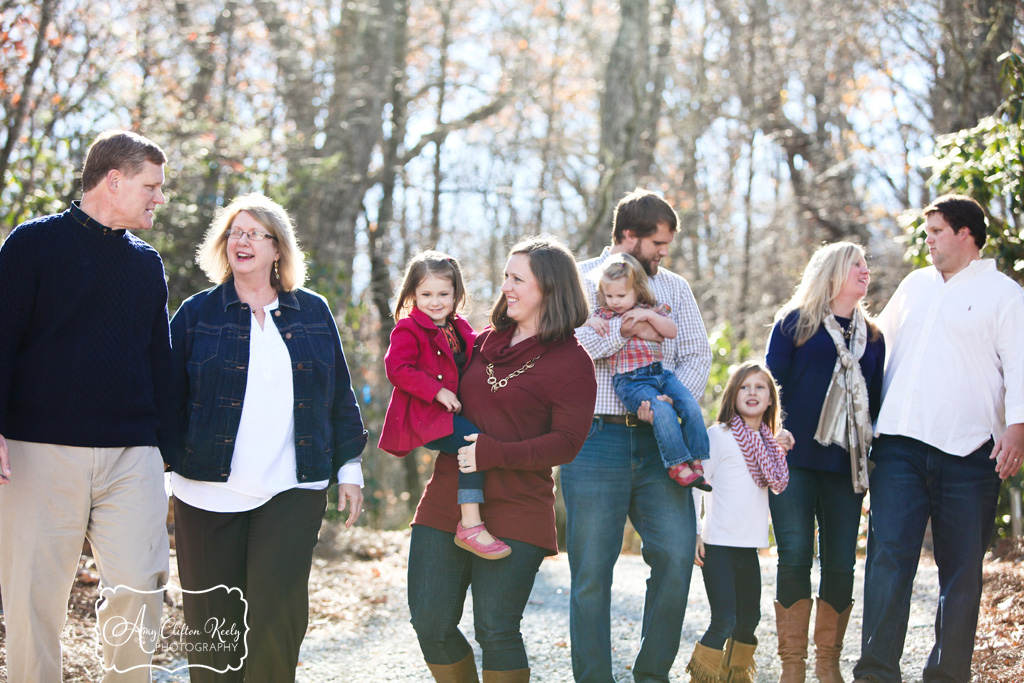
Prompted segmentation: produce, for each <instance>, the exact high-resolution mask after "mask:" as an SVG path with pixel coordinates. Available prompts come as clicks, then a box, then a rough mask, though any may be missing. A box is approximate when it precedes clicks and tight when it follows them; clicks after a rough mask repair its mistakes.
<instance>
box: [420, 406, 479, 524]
mask: <svg viewBox="0 0 1024 683" xmlns="http://www.w3.org/2000/svg"><path fill="white" fill-rule="evenodd" d="M479 433H480V430H479V429H477V428H476V425H474V424H473V423H472V422H470V421H469V420H467V419H466V418H464V417H462V416H461V415H454V416H453V419H452V433H451V434H449V435H448V436H442V437H441V438H440V439H434V440H433V441H431V442H430V443H427V444H425V446H426V447H427V448H430V449H432V450H435V451H441V452H442V453H458V452H459V449H460V448H462V447H463V446H465V445H467V444H469V443H470V442H469V441H466V438H465V437H466V436H468V435H470V434H479ZM482 502H484V473H483V472H459V505H462V504H463V503H482Z"/></svg>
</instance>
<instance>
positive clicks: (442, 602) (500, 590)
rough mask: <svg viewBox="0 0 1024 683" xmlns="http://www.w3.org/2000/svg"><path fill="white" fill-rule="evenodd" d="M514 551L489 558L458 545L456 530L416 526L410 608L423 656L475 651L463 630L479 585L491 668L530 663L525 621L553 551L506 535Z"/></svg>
mask: <svg viewBox="0 0 1024 683" xmlns="http://www.w3.org/2000/svg"><path fill="white" fill-rule="evenodd" d="M502 540H503V541H505V542H506V543H508V544H509V545H510V546H511V547H512V554H511V555H509V556H508V557H505V558H503V559H500V560H485V559H482V558H480V557H477V556H476V555H473V554H472V553H470V552H468V551H466V550H463V549H461V548H459V547H458V546H457V545H455V535H454V534H451V533H448V532H445V531H439V530H438V529H433V528H431V527H427V526H422V525H420V524H417V525H414V526H413V528H412V541H411V542H410V545H409V612H410V613H411V615H412V627H413V629H414V630H415V631H416V637H417V638H418V639H419V642H420V650H422V651H423V658H424V659H425V660H426V661H427V662H428V663H430V664H454V663H456V662H460V661H462V660H463V659H464V658H465V657H466V655H468V654H470V653H471V652H472V648H471V647H470V646H469V643H468V642H467V641H466V637H465V636H464V635H462V631H460V630H459V621H460V620H461V619H462V609H463V606H464V605H465V602H466V590H467V589H468V588H469V587H470V586H472V587H473V624H474V628H475V629H476V639H477V642H479V643H480V649H481V650H483V665H484V669H487V670H488V671H515V670H517V669H525V668H527V667H528V666H529V662H528V660H527V658H526V647H525V646H524V645H523V635H522V633H521V632H520V631H519V625H520V623H521V622H522V620H523V610H524V609H526V603H527V600H529V598H530V591H531V590H533V582H534V579H536V578H537V570H538V569H540V563H541V560H543V559H544V556H545V555H546V554H547V551H546V550H544V549H543V548H540V547H538V546H535V545H531V544H529V543H523V542H521V541H514V540H512V539H509V538H503V539H502Z"/></svg>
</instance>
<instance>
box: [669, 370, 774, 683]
mask: <svg viewBox="0 0 1024 683" xmlns="http://www.w3.org/2000/svg"><path fill="white" fill-rule="evenodd" d="M779 412H780V411H779V391H778V388H777V387H776V385H775V380H774V378H773V377H772V375H771V372H770V371H769V370H768V368H767V367H765V366H764V365H763V364H761V363H758V362H754V361H748V362H746V363H743V364H742V365H740V366H739V367H738V368H737V369H736V371H735V372H734V373H733V375H732V376H731V377H730V378H729V382H728V384H726V387H725V393H724V395H723V396H722V407H721V410H720V411H719V414H718V420H717V421H716V422H715V424H713V425H712V426H711V427H708V438H709V440H710V442H711V457H710V458H709V459H708V460H707V461H706V462H705V465H704V477H705V478H706V479H707V480H708V483H710V484H711V485H712V486H713V487H714V493H705V492H702V491H700V490H695V491H694V500H695V503H696V505H697V512H698V516H697V517H698V521H697V556H696V558H695V560H694V562H695V563H696V564H697V565H698V566H699V567H701V568H702V570H703V574H704V586H705V588H706V589H707V594H708V602H709V604H710V606H711V624H710V625H709V626H708V630H707V631H706V632H705V633H704V636H703V637H702V638H701V639H700V642H699V643H697V645H696V646H695V648H694V651H693V656H692V657H691V659H690V663H689V664H688V665H687V667H686V670H687V671H688V672H689V673H690V680H691V681H696V682H699V683H705V682H707V683H712V682H714V681H717V680H718V674H719V669H720V668H724V669H727V670H728V672H729V674H728V676H729V677H728V680H730V681H751V680H752V678H751V677H752V675H753V672H754V669H755V667H754V650H755V648H756V647H757V639H756V638H755V637H754V630H755V629H756V628H757V624H758V622H759V621H760V620H761V611H760V603H761V567H760V563H759V562H758V559H757V549H758V548H764V547H767V545H768V489H769V488H770V489H771V490H772V491H774V492H776V493H779V492H781V491H782V490H783V489H785V488H786V484H787V483H788V482H789V470H788V468H787V466H786V456H785V451H784V449H783V448H782V447H781V446H780V445H779V441H777V440H776V434H778V433H779V429H780V425H781V423H782V420H781V416H780V415H779ZM779 440H780V441H782V442H783V443H785V446H786V449H788V448H790V447H791V446H792V443H791V437H790V436H789V434H788V433H786V434H785V435H780V438H779ZM702 502H703V505H704V514H703V532H702V529H701V526H702V524H701V515H700V510H701V503H702Z"/></svg>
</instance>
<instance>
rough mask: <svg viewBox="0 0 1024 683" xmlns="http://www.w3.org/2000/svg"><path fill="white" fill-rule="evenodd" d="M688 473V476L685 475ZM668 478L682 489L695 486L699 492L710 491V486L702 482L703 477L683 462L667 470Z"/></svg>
mask: <svg viewBox="0 0 1024 683" xmlns="http://www.w3.org/2000/svg"><path fill="white" fill-rule="evenodd" d="M686 471H689V474H686ZM668 476H669V477H671V478H672V481H674V482H676V483H677V484H679V485H680V486H682V487H683V488H691V487H693V486H696V487H697V488H699V489H700V490H701V491H710V490H711V485H710V484H708V483H707V482H706V481H704V477H703V476H701V475H700V474H698V473H697V472H695V471H694V469H693V468H691V465H690V463H688V462H683V463H679V464H678V465H674V466H672V467H670V468H668Z"/></svg>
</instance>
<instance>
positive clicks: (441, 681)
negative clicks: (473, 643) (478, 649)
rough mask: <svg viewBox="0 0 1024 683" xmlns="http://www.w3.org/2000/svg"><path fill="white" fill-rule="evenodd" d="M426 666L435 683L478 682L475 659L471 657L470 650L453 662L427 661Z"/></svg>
mask: <svg viewBox="0 0 1024 683" xmlns="http://www.w3.org/2000/svg"><path fill="white" fill-rule="evenodd" d="M427 668H428V669H430V673H431V674H432V675H433V676H434V680H435V681H437V683H479V679H478V678H477V676H476V661H475V660H474V659H473V653H472V652H470V653H469V654H468V655H466V656H465V657H463V658H462V660H461V661H459V662H456V663H455V664H431V663H430V662H427Z"/></svg>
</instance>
